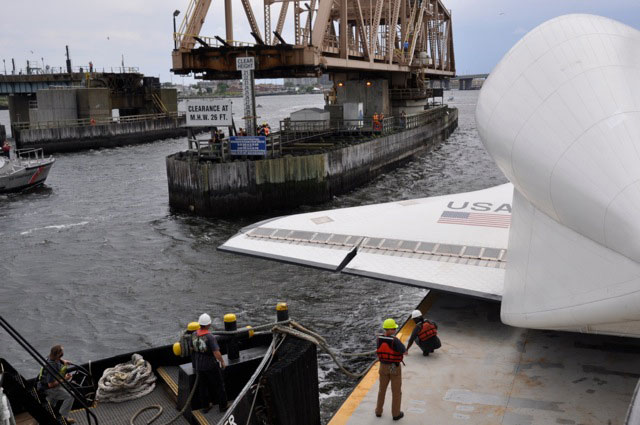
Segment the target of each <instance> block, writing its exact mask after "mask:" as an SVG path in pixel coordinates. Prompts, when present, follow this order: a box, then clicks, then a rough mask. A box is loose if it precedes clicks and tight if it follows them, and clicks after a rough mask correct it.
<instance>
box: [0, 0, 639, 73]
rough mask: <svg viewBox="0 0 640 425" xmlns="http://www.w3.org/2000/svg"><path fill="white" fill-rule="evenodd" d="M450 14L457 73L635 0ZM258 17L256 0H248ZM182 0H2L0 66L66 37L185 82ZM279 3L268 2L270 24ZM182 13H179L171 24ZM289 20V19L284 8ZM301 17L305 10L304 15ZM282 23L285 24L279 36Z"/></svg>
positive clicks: (554, 1) (460, 4)
mask: <svg viewBox="0 0 640 425" xmlns="http://www.w3.org/2000/svg"><path fill="white" fill-rule="evenodd" d="M320 1H327V0H320ZM443 2H444V4H445V6H446V7H447V8H449V9H451V13H452V16H453V36H454V49H455V58H456V68H457V73H458V74H461V75H464V74H476V73H488V72H490V71H491V69H493V67H494V66H495V65H496V64H497V63H498V62H499V60H500V59H501V58H502V56H503V55H504V54H505V53H506V52H507V51H508V50H509V49H510V48H511V46H513V45H514V44H515V43H516V42H517V41H518V40H519V39H520V38H521V37H522V36H524V34H526V33H527V32H528V31H530V30H531V29H533V28H535V27H536V26H537V25H539V24H541V23H543V22H544V21H546V20H548V19H551V18H553V17H556V16H560V15H564V14H567V13H591V14H596V15H602V16H606V17H609V18H612V19H616V20H618V21H621V22H623V23H626V24H627V25H631V26H634V27H635V28H637V29H640V3H639V2H638V0H443ZM251 3H252V4H253V9H254V12H255V14H256V19H257V21H258V22H259V23H261V22H263V21H262V19H263V17H262V13H263V12H262V6H261V5H262V0H251ZM188 4H189V0H107V1H105V0H101V1H97V0H84V1H79V0H55V1H51V0H25V1H14V0H2V12H3V13H2V15H3V17H4V19H3V22H2V25H0V59H3V60H4V61H5V62H4V63H2V64H0V66H2V67H3V68H0V72H4V66H5V64H6V69H7V71H8V72H10V71H11V59H12V58H14V59H15V61H16V68H24V67H25V66H26V61H27V60H29V61H30V63H31V65H32V66H34V64H37V65H36V66H39V65H40V64H41V63H42V61H43V60H44V63H45V64H47V65H50V66H55V67H60V66H64V64H65V45H68V46H69V50H70V53H71V59H72V62H73V65H74V66H86V65H87V64H88V63H89V61H91V62H93V64H94V66H95V67H96V68H97V69H102V68H106V69H109V68H111V67H119V66H120V65H121V62H122V58H123V57H124V64H125V66H127V67H138V68H139V70H140V71H141V72H143V73H144V74H147V75H151V76H156V77H160V79H161V81H163V82H164V81H173V82H174V83H181V82H187V83H190V82H192V80H191V79H189V78H186V79H185V78H183V77H179V76H174V75H173V74H171V72H170V71H169V70H170V68H171V50H172V48H173V41H172V32H173V12H174V10H181V11H184V10H186V8H187V6H188ZM233 5H234V16H233V17H234V32H235V33H234V38H235V39H236V40H241V41H252V38H251V36H250V35H249V26H248V24H247V23H246V18H245V16H244V11H243V9H242V5H241V2H240V0H233ZM279 7H280V6H279V4H277V5H275V6H273V8H272V22H273V24H272V25H273V26H275V22H276V20H277V13H278V10H279ZM183 15H184V13H181V14H180V15H179V16H178V25H179V24H180V20H181V19H182V17H183ZM288 17H289V20H288V23H289V25H288V27H292V26H293V23H292V20H293V18H292V14H291V8H290V12H289V16H288ZM303 19H304V18H303ZM201 34H202V35H206V36H214V35H220V36H222V37H223V38H224V34H225V29H224V1H223V0H213V1H212V5H211V8H210V10H209V14H208V15H207V18H206V21H205V23H204V26H203V28H202V31H201ZM289 35H290V33H289V31H284V34H283V36H284V37H285V39H291V37H289Z"/></svg>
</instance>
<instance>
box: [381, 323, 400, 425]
mask: <svg viewBox="0 0 640 425" xmlns="http://www.w3.org/2000/svg"><path fill="white" fill-rule="evenodd" d="M382 329H384V335H379V336H378V348H377V350H376V355H377V356H378V360H380V368H379V371H378V373H379V374H380V388H379V390H378V402H377V403H376V411H375V413H376V416H377V417H380V416H382V408H383V407H384V398H385V395H386V392H387V386H388V385H389V382H391V415H392V416H393V420H394V421H397V420H398V419H401V418H402V417H404V412H402V411H401V410H400V403H401V402H402V368H401V366H400V363H401V362H402V358H403V356H404V353H405V352H406V351H407V349H406V348H405V346H404V344H403V343H402V342H401V341H400V340H399V339H398V338H396V337H395V336H394V334H395V333H396V329H398V325H397V324H396V322H395V320H393V319H387V320H385V321H384V322H383V323H382Z"/></svg>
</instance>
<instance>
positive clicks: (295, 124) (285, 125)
mask: <svg viewBox="0 0 640 425" xmlns="http://www.w3.org/2000/svg"><path fill="white" fill-rule="evenodd" d="M445 110H446V106H439V107H436V108H432V109H429V110H427V111H424V112H420V113H417V114H411V115H400V116H396V117H378V118H377V119H374V118H373V117H365V118H361V119H353V120H344V119H338V120H305V121H291V120H289V119H285V120H283V121H280V131H279V132H278V133H276V134H277V135H278V136H279V137H280V139H281V141H282V143H283V145H286V144H287V143H292V142H300V141H303V140H307V139H312V138H317V137H320V136H322V135H325V134H334V133H341V134H347V135H348V134H351V135H364V136H372V135H373V136H375V135H386V134H390V133H394V132H397V131H401V130H409V129H413V128H416V127H420V126H423V125H426V124H429V123H431V122H433V121H435V120H438V119H439V118H440V117H441V116H442V113H444V111H445Z"/></svg>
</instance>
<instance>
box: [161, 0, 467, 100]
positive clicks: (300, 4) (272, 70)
mask: <svg viewBox="0 0 640 425" xmlns="http://www.w3.org/2000/svg"><path fill="white" fill-rule="evenodd" d="M211 3H212V0H191V1H190V4H189V7H188V9H187V11H186V13H185V14H184V18H183V21H182V24H181V25H180V28H179V30H178V31H176V32H175V33H174V41H175V49H174V50H173V68H172V71H173V72H174V73H176V74H183V75H184V74H193V75H195V76H196V78H200V79H205V80H222V79H238V78H240V73H239V72H237V71H236V58H237V57H240V56H254V57H255V58H256V63H257V65H256V70H255V77H256V78H289V77H315V76H319V75H321V74H323V73H329V74H332V75H336V74H343V75H344V76H345V78H353V77H359V78H370V77H371V78H375V77H379V78H386V79H388V80H389V81H390V82H391V86H393V87H400V88H401V87H422V86H423V85H424V80H425V79H442V78H448V77H453V76H454V75H455V58H454V50H453V28H452V21H451V13H450V11H449V10H447V9H446V8H445V7H444V5H443V3H442V2H441V1H440V0H308V1H300V0H263V2H262V3H263V7H264V22H263V23H262V24H263V25H262V26H260V25H259V24H258V21H257V19H256V16H255V14H254V12H253V9H252V6H251V2H250V1H249V0H240V1H232V0H224V16H225V24H226V25H225V27H226V28H225V34H224V37H223V35H222V34H214V35H213V36H203V35H200V30H201V28H202V25H203V23H204V21H205V18H206V16H207V13H208V12H209V8H210V6H211ZM221 3H222V2H221V1H220V2H219V3H216V6H215V8H216V10H215V11H216V12H217V13H219V14H220V15H221V13H220V12H221V11H222V5H221ZM237 3H241V6H242V10H243V11H244V15H245V17H246V19H247V22H248V24H249V27H250V28H251V36H252V38H253V40H251V42H246V41H244V42H240V41H236V40H235V39H234V29H233V23H232V14H233V5H234V4H237ZM254 4H255V2H254ZM276 15H277V19H275V21H272V17H274V18H275V17H276ZM274 24H275V25H274ZM291 26H292V27H291ZM283 34H289V38H285V36H283ZM291 34H293V35H292V36H291Z"/></svg>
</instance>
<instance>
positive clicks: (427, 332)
mask: <svg viewBox="0 0 640 425" xmlns="http://www.w3.org/2000/svg"><path fill="white" fill-rule="evenodd" d="M411 318H412V319H413V321H414V322H415V324H416V327H415V328H413V332H412V333H411V337H410V338H409V344H407V351H409V348H411V346H412V345H413V342H414V341H415V342H416V344H418V347H420V349H421V350H422V355H423V356H428V355H429V354H430V353H433V352H434V351H435V350H437V349H438V348H440V347H441V346H442V344H441V343H440V338H438V325H437V324H436V322H433V321H431V320H427V319H425V318H424V316H423V315H422V312H421V311H420V310H413V312H412V313H411Z"/></svg>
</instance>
